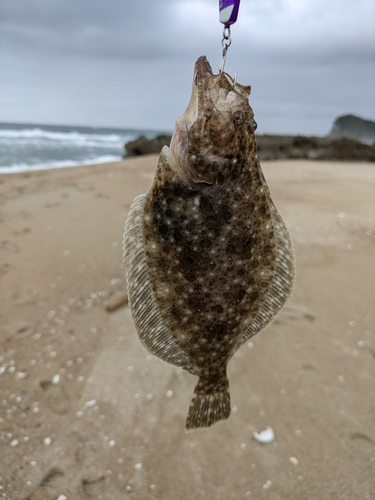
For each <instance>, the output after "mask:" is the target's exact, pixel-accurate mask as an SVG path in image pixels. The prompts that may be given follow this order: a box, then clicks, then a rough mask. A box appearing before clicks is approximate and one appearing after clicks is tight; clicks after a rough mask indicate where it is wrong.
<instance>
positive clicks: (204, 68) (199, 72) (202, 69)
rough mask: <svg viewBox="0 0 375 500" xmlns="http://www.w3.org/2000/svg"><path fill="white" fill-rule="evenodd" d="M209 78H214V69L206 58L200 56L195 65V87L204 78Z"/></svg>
mask: <svg viewBox="0 0 375 500" xmlns="http://www.w3.org/2000/svg"><path fill="white" fill-rule="evenodd" d="M207 74H208V76H213V72H212V68H211V65H210V63H209V62H208V61H207V57H206V56H200V57H199V58H198V60H197V62H196V63H195V67H194V83H195V85H196V84H197V82H198V81H199V80H201V79H202V78H207Z"/></svg>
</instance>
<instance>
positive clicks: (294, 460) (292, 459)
mask: <svg viewBox="0 0 375 500" xmlns="http://www.w3.org/2000/svg"><path fill="white" fill-rule="evenodd" d="M289 462H290V463H291V464H293V465H298V464H299V461H298V458H296V457H289Z"/></svg>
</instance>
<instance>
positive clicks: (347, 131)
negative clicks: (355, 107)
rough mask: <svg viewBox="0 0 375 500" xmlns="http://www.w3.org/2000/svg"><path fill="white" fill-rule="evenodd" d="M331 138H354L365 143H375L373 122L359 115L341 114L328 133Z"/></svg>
mask: <svg viewBox="0 0 375 500" xmlns="http://www.w3.org/2000/svg"><path fill="white" fill-rule="evenodd" d="M329 137H331V138H332V139H341V138H342V137H345V138H348V139H355V140H357V141H361V142H365V143H367V144H374V143H375V122H373V121H371V120H364V119H363V118H360V117H359V116H354V115H343V116H339V117H338V118H336V120H335V122H334V124H333V127H332V130H331V131H330V133H329Z"/></svg>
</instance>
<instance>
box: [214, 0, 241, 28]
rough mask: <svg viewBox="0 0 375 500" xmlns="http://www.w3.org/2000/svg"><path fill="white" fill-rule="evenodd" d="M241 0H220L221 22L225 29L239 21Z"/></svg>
mask: <svg viewBox="0 0 375 500" xmlns="http://www.w3.org/2000/svg"><path fill="white" fill-rule="evenodd" d="M239 7H240V0H219V12H220V18H219V19H220V22H221V23H223V24H224V27H225V28H229V26H230V25H231V24H234V23H235V22H236V21H237V16H238V9H239Z"/></svg>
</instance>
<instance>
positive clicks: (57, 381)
mask: <svg viewBox="0 0 375 500" xmlns="http://www.w3.org/2000/svg"><path fill="white" fill-rule="evenodd" d="M59 382H60V375H59V374H58V373H57V374H56V375H54V376H53V377H52V384H53V385H57V384H58V383H59Z"/></svg>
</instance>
